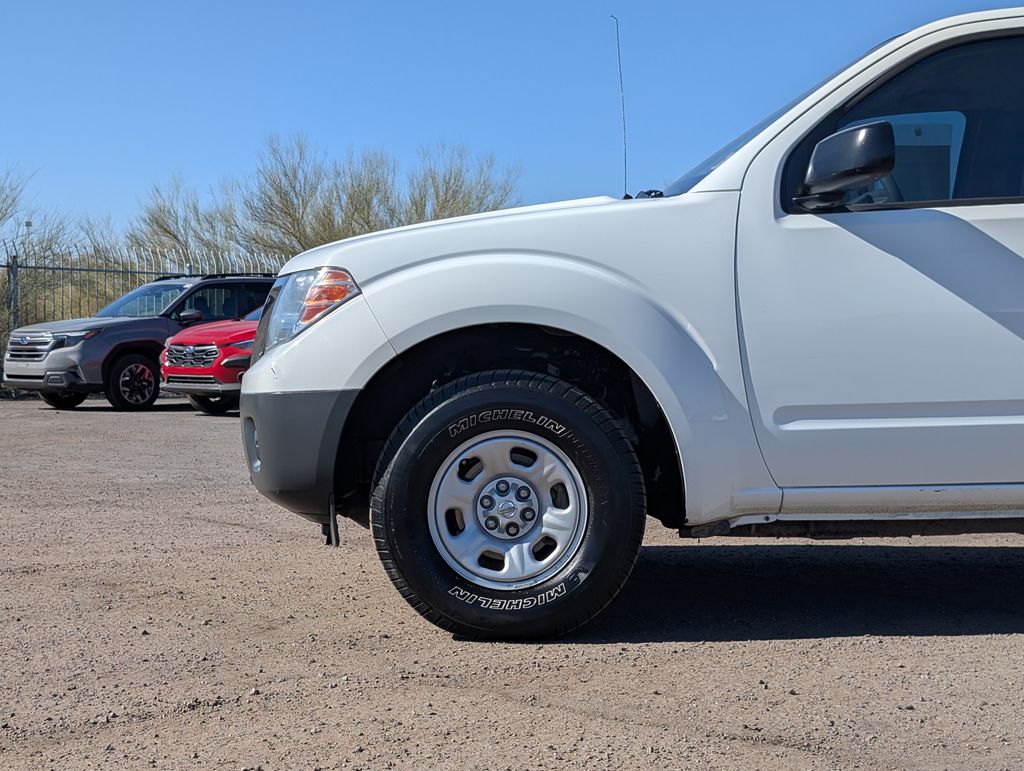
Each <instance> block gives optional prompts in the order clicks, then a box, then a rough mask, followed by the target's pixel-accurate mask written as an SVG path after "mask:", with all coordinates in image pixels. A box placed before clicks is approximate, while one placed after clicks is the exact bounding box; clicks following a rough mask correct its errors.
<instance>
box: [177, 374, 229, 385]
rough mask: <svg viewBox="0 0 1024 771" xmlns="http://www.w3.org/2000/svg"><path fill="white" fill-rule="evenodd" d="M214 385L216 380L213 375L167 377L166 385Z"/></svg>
mask: <svg viewBox="0 0 1024 771" xmlns="http://www.w3.org/2000/svg"><path fill="white" fill-rule="evenodd" d="M175 383H178V384H179V385H216V384H217V378H215V377H214V376H213V375H168V376H167V384H168V385H174V384H175Z"/></svg>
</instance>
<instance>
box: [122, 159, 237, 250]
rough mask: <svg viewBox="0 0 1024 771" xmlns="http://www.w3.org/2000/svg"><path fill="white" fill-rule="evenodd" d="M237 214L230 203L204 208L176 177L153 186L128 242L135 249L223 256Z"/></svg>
mask: <svg viewBox="0 0 1024 771" xmlns="http://www.w3.org/2000/svg"><path fill="white" fill-rule="evenodd" d="M233 222H234V214H233V211H232V208H231V204H230V202H222V201H217V200H214V201H213V202H212V203H210V204H207V205H203V203H201V202H200V200H199V196H198V194H197V193H196V192H195V191H194V190H191V189H189V188H187V187H185V184H184V182H183V181H182V180H181V179H180V178H178V177H175V178H174V179H172V180H171V182H170V183H169V184H168V185H167V186H165V187H161V186H160V185H154V186H153V188H152V190H150V194H149V200H148V201H147V202H146V203H145V204H144V205H143V207H142V211H141V213H140V214H139V216H138V219H137V220H136V221H135V223H133V224H132V226H131V227H130V228H129V230H128V233H127V236H126V241H127V243H128V245H129V246H132V247H134V248H136V249H146V248H149V249H156V250H159V251H168V252H175V253H178V254H181V255H182V256H183V257H186V258H192V257H196V256H197V255H198V254H200V253H202V252H207V253H214V254H220V253H224V252H226V251H227V250H228V249H229V247H230V244H231V235H230V233H231V229H232V226H233Z"/></svg>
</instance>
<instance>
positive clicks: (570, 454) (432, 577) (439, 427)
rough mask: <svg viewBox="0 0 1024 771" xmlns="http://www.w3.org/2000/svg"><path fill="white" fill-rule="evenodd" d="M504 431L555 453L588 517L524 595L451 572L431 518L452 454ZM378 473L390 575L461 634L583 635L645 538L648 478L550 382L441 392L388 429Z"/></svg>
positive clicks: (625, 447) (380, 532)
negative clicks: (572, 473) (573, 541)
mask: <svg viewBox="0 0 1024 771" xmlns="http://www.w3.org/2000/svg"><path fill="white" fill-rule="evenodd" d="M498 410H501V414H500V415H496V412H497V411H498ZM484 416H486V418H485V417H484ZM485 421H486V422H485ZM505 430H507V431H512V432H515V434H516V435H518V436H521V437H522V436H529V437H531V438H533V437H535V438H536V439H537V440H538V441H543V442H545V443H546V444H547V445H548V446H554V447H555V448H556V449H557V450H558V451H560V452H561V453H562V455H563V456H564V457H565V458H567V459H568V460H569V461H570V462H571V463H572V464H573V465H574V466H575V470H576V471H577V472H578V474H579V478H580V479H581V480H582V482H583V487H584V494H585V496H586V498H585V501H586V505H587V508H588V510H589V513H588V516H587V520H586V524H585V526H583V527H582V528H581V529H582V532H583V535H582V540H581V541H580V542H579V545H578V546H577V547H576V550H575V552H574V553H572V556H571V557H570V558H568V562H566V563H565V564H564V566H562V567H561V569H560V570H559V571H558V572H557V573H556V574H554V575H551V576H547V577H545V579H544V580H543V582H542V583H539V584H537V585H534V586H529V587H527V588H523V589H505V588H493V587H488V586H484V585H481V584H480V583H477V582H475V581H473V580H471V578H469V577H467V576H464V575H463V574H461V573H459V572H456V570H454V569H453V568H452V566H451V565H450V564H449V562H446V560H445V558H444V557H443V556H442V555H441V553H440V551H439V547H438V546H437V545H436V544H435V541H434V538H433V536H432V535H431V531H430V525H429V522H428V520H429V516H430V515H429V514H428V515H427V516H424V512H427V511H428V508H429V506H428V498H429V496H430V493H431V486H432V485H433V484H434V478H435V475H437V474H440V473H442V472H443V469H444V468H445V464H446V463H448V464H449V465H448V466H447V467H448V468H451V461H450V460H449V459H450V458H451V457H453V453H454V452H455V451H456V450H458V449H459V448H461V447H464V446H466V444H465V443H466V442H467V440H472V439H473V437H475V436H480V435H483V434H487V435H488V436H494V435H495V433H494V432H499V433H500V432H501V431H505ZM376 476H377V480H376V484H375V485H374V492H373V495H372V499H371V502H370V516H371V523H372V530H373V537H374V542H375V544H376V547H377V552H378V554H379V556H380V558H381V561H382V562H383V564H384V567H385V569H386V570H387V574H388V577H389V578H390V579H391V581H392V583H394V585H395V587H396V588H397V589H398V590H399V592H401V594H402V596H403V597H404V598H405V599H406V600H407V601H408V602H409V604H410V605H412V607H413V608H414V609H415V610H416V611H417V612H419V613H420V614H421V615H422V616H424V617H425V618H426V619H427V620H428V621H430V622H431V623H433V624H435V625H437V626H439V627H441V628H443V629H446V630H448V631H451V632H454V633H455V634H458V635H462V636H465V637H471V638H478V639H536V638H545V637H552V636H557V635H562V634H566V633H568V632H570V631H572V630H574V629H576V628H577V627H579V626H581V625H582V624H584V623H586V622H587V621H589V620H590V619H591V618H593V617H594V616H596V615H597V614H598V613H599V612H600V611H601V610H602V609H603V608H604V607H605V606H606V605H608V603H609V602H611V601H612V599H613V598H614V597H615V596H616V594H618V592H619V590H620V589H621V588H622V585H623V584H624V583H625V581H626V579H627V578H628V577H629V574H630V572H631V571H632V569H633V565H634V564H635V562H636V558H637V555H638V553H639V550H640V543H641V541H642V539H643V532H644V519H645V495H644V483H643V476H642V474H641V470H640V465H639V463H638V461H637V458H636V454H635V452H634V451H633V448H632V446H631V445H630V443H629V441H628V439H627V438H626V435H625V434H624V433H623V431H622V429H621V427H620V426H619V424H618V423H617V422H616V420H615V419H614V418H613V416H612V415H611V414H610V413H609V412H608V410H607V409H605V408H604V407H603V406H602V405H600V404H599V403H598V402H596V401H595V400H594V399H592V398H591V397H590V396H588V395H587V394H585V393H583V392H582V391H580V390H579V389H578V388H576V387H574V386H572V385H570V384H568V383H566V382H563V381H560V380H557V379H555V378H553V377H549V376H547V375H540V374H537V373H534V372H526V371H508V370H504V371H493V372H484V373H480V374H475V375H469V376H466V377H463V378H461V379H459V380H457V381H455V382H452V383H449V384H448V385H446V386H444V387H443V388H440V389H438V390H436V391H434V392H433V393H431V394H430V395H429V396H427V397H426V398H425V399H423V400H422V401H421V402H420V403H419V404H417V405H416V406H415V407H414V408H413V409H412V410H411V411H410V412H409V413H408V414H407V415H406V416H405V418H404V419H403V420H402V421H401V422H400V423H399V425H398V426H397V427H396V428H395V430H394V431H393V432H392V434H391V437H390V438H389V439H388V441H387V443H386V444H385V447H384V450H383V452H382V454H381V460H380V462H379V464H378V471H377V475H376ZM439 478H440V477H439ZM538 521H539V520H538ZM569 553H570V552H568V551H567V554H569Z"/></svg>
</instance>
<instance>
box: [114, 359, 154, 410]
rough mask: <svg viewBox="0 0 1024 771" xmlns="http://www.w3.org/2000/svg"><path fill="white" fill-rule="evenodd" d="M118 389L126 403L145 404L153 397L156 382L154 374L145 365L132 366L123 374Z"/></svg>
mask: <svg viewBox="0 0 1024 771" xmlns="http://www.w3.org/2000/svg"><path fill="white" fill-rule="evenodd" d="M118 388H119V389H120V391H121V396H123V397H124V399H125V401H127V402H130V403H131V404H145V403H146V402H147V401H149V398H150V397H151V396H152V395H153V389H154V388H156V380H155V379H154V377H153V372H152V370H150V368H149V367H147V366H146V365H145V364H139V363H137V362H136V363H135V364H130V365H128V366H127V367H125V368H124V371H123V372H122V373H121V379H120V380H119V381H118Z"/></svg>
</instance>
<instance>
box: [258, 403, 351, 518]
mask: <svg viewBox="0 0 1024 771" xmlns="http://www.w3.org/2000/svg"><path fill="white" fill-rule="evenodd" d="M358 394H359V391H358V390H346V391H299V392H292V393H255V394H253V393H247V394H242V398H241V403H240V405H239V409H240V411H241V417H242V441H243V444H244V446H245V459H246V463H247V464H248V466H249V475H250V477H251V478H252V482H253V484H254V485H256V489H257V490H259V491H260V492H261V493H263V494H264V495H265V496H266V497H267V498H269V499H270V500H272V501H274V503H277V504H279V505H280V506H284V507H285V508H286V509H289V510H291V511H294V512H296V513H298V514H302V515H303V516H305V517H307V518H309V519H312V520H315V521H318V522H323V521H326V518H327V515H328V514H329V513H330V506H331V494H332V493H333V492H334V468H335V461H336V459H337V455H338V446H339V444H340V442H341V432H342V429H343V428H344V427H345V420H346V419H347V418H348V414H349V411H350V410H351V409H352V404H353V402H355V400H356V396H357V395H358Z"/></svg>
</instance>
